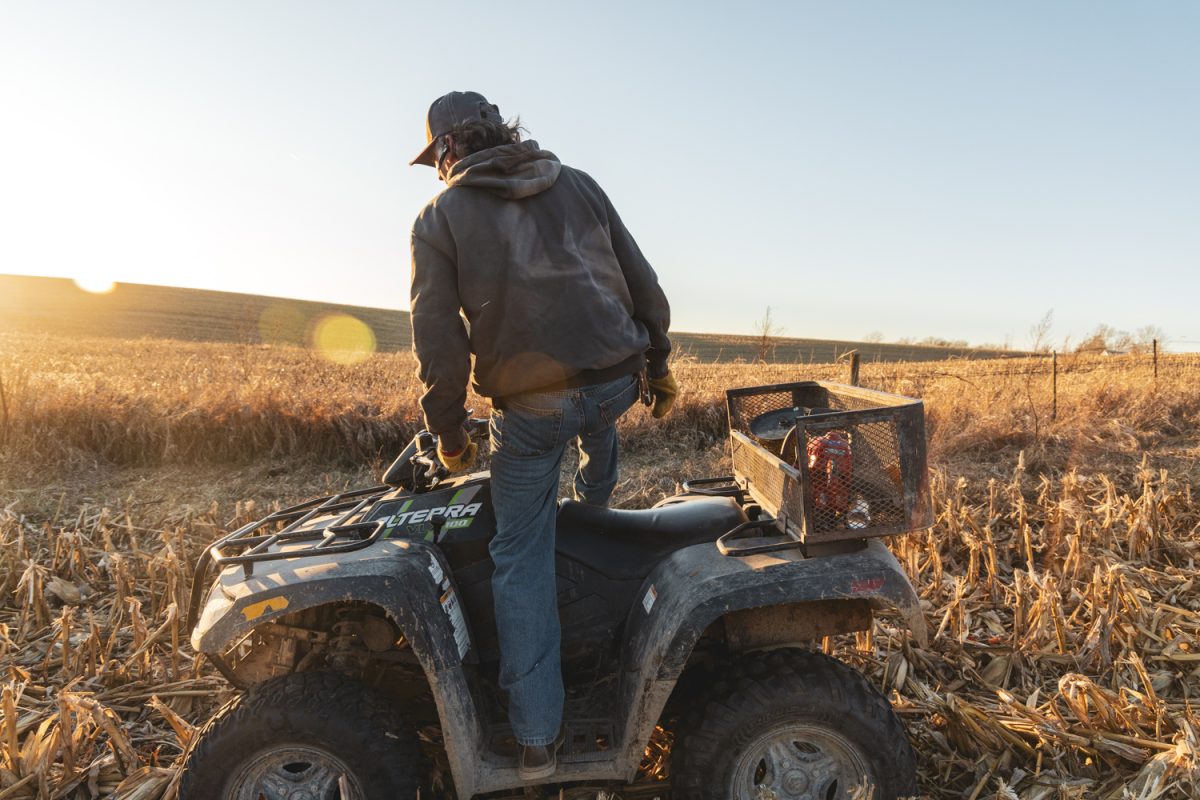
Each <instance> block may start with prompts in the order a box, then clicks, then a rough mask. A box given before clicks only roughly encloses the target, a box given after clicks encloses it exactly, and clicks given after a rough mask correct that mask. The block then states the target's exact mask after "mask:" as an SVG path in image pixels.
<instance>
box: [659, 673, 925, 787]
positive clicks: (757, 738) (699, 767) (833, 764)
mask: <svg viewBox="0 0 1200 800" xmlns="http://www.w3.org/2000/svg"><path fill="white" fill-rule="evenodd" d="M674 762H675V767H674V768H673V770H672V771H673V773H674V780H673V783H674V787H675V792H676V797H679V798H682V799H683V800H725V799H726V798H730V799H731V800H764V799H765V798H771V800H801V799H803V800H841V799H842V798H848V797H851V792H852V791H853V789H854V788H855V787H857V786H867V785H870V786H873V787H874V789H875V793H874V795H872V796H873V797H874V799H875V800H896V798H900V797H908V796H912V795H916V793H917V790H916V757H915V756H914V754H913V750H912V746H911V745H910V744H909V742H908V737H907V736H906V735H905V733H904V728H903V727H902V726H901V724H900V721H899V720H898V719H897V718H896V715H895V713H894V712H893V711H892V708H891V706H890V705H889V704H888V702H887V699H886V698H884V697H883V696H882V695H881V694H880V693H879V692H878V691H877V690H876V689H875V687H873V686H872V685H871V684H869V683H868V682H867V680H866V679H865V678H863V676H862V675H860V674H859V673H858V672H856V671H854V670H853V669H851V668H850V667H848V666H846V665H845V664H843V663H841V662H840V661H838V660H836V659H833V658H830V657H828V656H825V655H822V654H820V653H810V652H807V651H802V650H774V651H771V652H769V653H754V654H751V655H748V656H745V657H744V658H743V660H742V661H741V662H740V663H739V664H737V665H736V666H734V667H733V668H732V669H731V670H730V672H729V673H728V675H727V676H726V679H725V680H723V681H721V682H718V683H717V684H716V685H715V686H714V687H713V690H712V692H711V693H710V695H709V696H708V698H707V702H706V703H704V704H703V706H702V708H701V709H700V710H699V711H698V712H697V713H696V714H695V716H694V717H693V718H692V719H691V720H690V723H688V724H685V725H684V726H683V730H681V731H680V743H679V748H678V750H677V752H676V755H675V757H674Z"/></svg>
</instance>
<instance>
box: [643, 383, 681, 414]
mask: <svg viewBox="0 0 1200 800" xmlns="http://www.w3.org/2000/svg"><path fill="white" fill-rule="evenodd" d="M649 384H650V396H651V397H652V398H654V405H653V407H652V408H651V409H650V416H652V417H654V418H655V419H662V418H663V417H665V416H666V415H667V414H669V413H670V411H671V406H673V405H675V396H676V395H678V394H679V384H678V383H676V382H675V376H674V375H672V374H671V373H670V372H668V373H667V374H666V375H663V376H662V377H661V378H650V380H649Z"/></svg>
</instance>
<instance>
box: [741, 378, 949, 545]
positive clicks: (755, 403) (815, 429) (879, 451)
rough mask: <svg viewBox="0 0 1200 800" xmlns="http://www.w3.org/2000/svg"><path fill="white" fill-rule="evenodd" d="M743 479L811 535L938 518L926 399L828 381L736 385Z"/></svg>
mask: <svg viewBox="0 0 1200 800" xmlns="http://www.w3.org/2000/svg"><path fill="white" fill-rule="evenodd" d="M726 397H727V399H728V403H729V437H730V445H731V448H732V455H733V473H734V478H735V479H736V481H737V483H738V484H739V485H741V486H742V487H743V488H744V489H745V491H746V492H747V494H749V495H750V497H751V498H753V499H754V500H755V502H757V503H758V504H759V505H760V506H762V508H763V510H764V511H765V512H766V513H767V514H770V515H771V516H772V517H774V518H775V522H776V526H777V527H778V528H779V529H780V530H781V531H782V532H783V533H786V534H787V535H788V536H789V537H790V538H792V539H795V540H797V541H800V542H804V543H819V542H832V541H838V540H841V539H862V538H866V537H873V536H890V535H893V534H899V533H907V532H909V531H914V530H921V529H923V528H928V527H929V526H930V525H932V524H933V509H932V506H931V504H930V499H929V472H928V470H927V468H926V455H925V411H924V404H923V403H922V402H921V401H920V400H913V399H911V398H907V397H901V396H899V395H894V394H887V393H885V392H877V391H873V390H870V389H862V388H859V387H857V386H845V385H842V384H837V383H827V382H825V381H803V382H800V383H785V384H778V385H775V386H753V387H749V388H744V389H730V390H728V391H727V392H726Z"/></svg>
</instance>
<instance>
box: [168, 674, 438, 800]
mask: <svg viewBox="0 0 1200 800" xmlns="http://www.w3.org/2000/svg"><path fill="white" fill-rule="evenodd" d="M199 736H200V739H199V741H198V742H197V744H196V746H195V747H194V748H192V750H191V752H190V753H189V754H188V756H187V760H186V761H185V762H184V766H183V776H182V778H181V781H180V786H179V797H180V800H200V799H201V798H205V800H214V799H215V800H263V799H264V798H265V800H293V798H304V800H371V799H372V798H376V797H416V796H417V789H418V787H419V786H420V781H421V759H420V754H419V751H418V749H417V738H416V734H415V733H414V732H413V730H412V726H411V725H410V724H408V723H407V722H406V721H405V720H404V718H403V717H402V716H401V715H400V714H399V713H398V712H397V711H396V710H395V708H394V707H393V706H392V704H391V702H390V701H389V700H388V699H387V698H386V697H384V696H383V695H381V694H380V693H378V692H376V691H375V690H373V689H370V688H368V687H366V686H364V685H362V684H360V683H357V682H355V681H351V680H349V679H346V678H343V677H342V676H340V675H337V674H334V673H331V672H300V673H295V674H292V675H284V676H283V677H280V678H275V679H274V680H270V681H267V682H266V683H263V684H261V685H260V686H256V687H255V688H253V689H251V690H250V691H249V692H247V693H246V694H244V695H241V696H239V697H238V698H236V699H234V700H233V701H232V702H230V703H229V704H228V705H226V706H225V707H224V708H222V709H221V710H220V711H218V712H217V714H216V715H215V716H214V717H213V718H212V719H211V720H209V722H208V724H207V725H205V726H204V728H203V729H202V730H201V731H200V733H199Z"/></svg>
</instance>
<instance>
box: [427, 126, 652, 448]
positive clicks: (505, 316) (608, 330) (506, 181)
mask: <svg viewBox="0 0 1200 800" xmlns="http://www.w3.org/2000/svg"><path fill="white" fill-rule="evenodd" d="M669 325H670V308H669V306H668V304H667V298H666V296H665V295H664V294H663V291H662V288H661V287H660V286H659V285H658V277H657V276H656V275H655V274H654V270H653V269H652V268H651V267H650V264H649V263H647V261H646V258H645V256H643V255H642V253H641V251H640V250H639V249H638V246H637V243H636V242H634V240H633V237H632V236H630V235H629V231H627V230H626V229H625V226H624V225H623V224H622V223H621V218H620V217H618V216H617V212H616V210H614V209H613V207H612V204H611V203H610V202H609V201H608V197H606V196H605V194H604V191H603V190H602V189H601V188H600V187H599V185H597V184H596V182H595V181H594V180H592V178H591V177H590V176H589V175H587V174H585V173H583V172H580V171H579V170H576V169H572V168H571V167H567V166H564V165H563V164H561V163H560V162H559V160H558V158H556V157H555V156H554V154H553V153H550V152H547V151H545V150H541V149H539V148H538V145H537V142H533V141H529V142H522V143H520V144H512V145H504V146H502V147H494V148H491V149H489V150H483V151H480V152H478V153H473V154H471V155H470V156H468V157H467V158H464V159H462V160H461V161H459V162H458V163H456V164H455V165H454V166H453V167H452V168H451V170H450V175H449V178H448V180H447V188H446V190H445V191H443V192H442V193H441V194H440V195H438V196H437V197H435V198H434V199H433V201H432V202H430V203H429V205H427V206H426V207H425V209H424V210H423V211H422V212H421V214H420V216H418V217H417V220H416V222H415V223H413V230H412V327H413V350H414V351H415V352H416V355H417V361H418V364H419V374H420V378H421V381H422V382H423V383H424V385H425V394H424V396H423V397H422V398H421V407H422V409H423V410H424V412H425V421H426V424H427V425H428V426H429V429H430V430H431V431H434V432H435V433H439V432H443V431H447V430H452V429H454V428H455V427H456V426H458V425H461V424H462V423H463V421H464V420H465V419H466V410H465V403H466V386H467V378H468V375H469V374H470V372H471V355H472V354H474V356H475V367H474V374H473V375H472V376H471V377H472V382H473V385H474V387H475V390H476V391H477V392H479V394H481V395H484V396H485V397H492V398H504V397H507V396H510V395H514V394H520V393H523V392H530V391H537V390H544V389H552V388H561V387H563V386H579V385H586V384H587V383H589V382H597V383H598V382H601V380H605V379H606V380H612V379H615V378H616V377H619V376H620V375H622V374H632V373H633V372H637V371H639V370H641V369H642V368H644V367H648V368H649V370H650V374H651V375H652V376H655V377H658V376H661V375H662V374H665V372H666V363H667V356H668V355H669V354H670V350H671V343H670V341H669V340H668V339H667V329H668V327H669ZM592 379H594V380H592Z"/></svg>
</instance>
